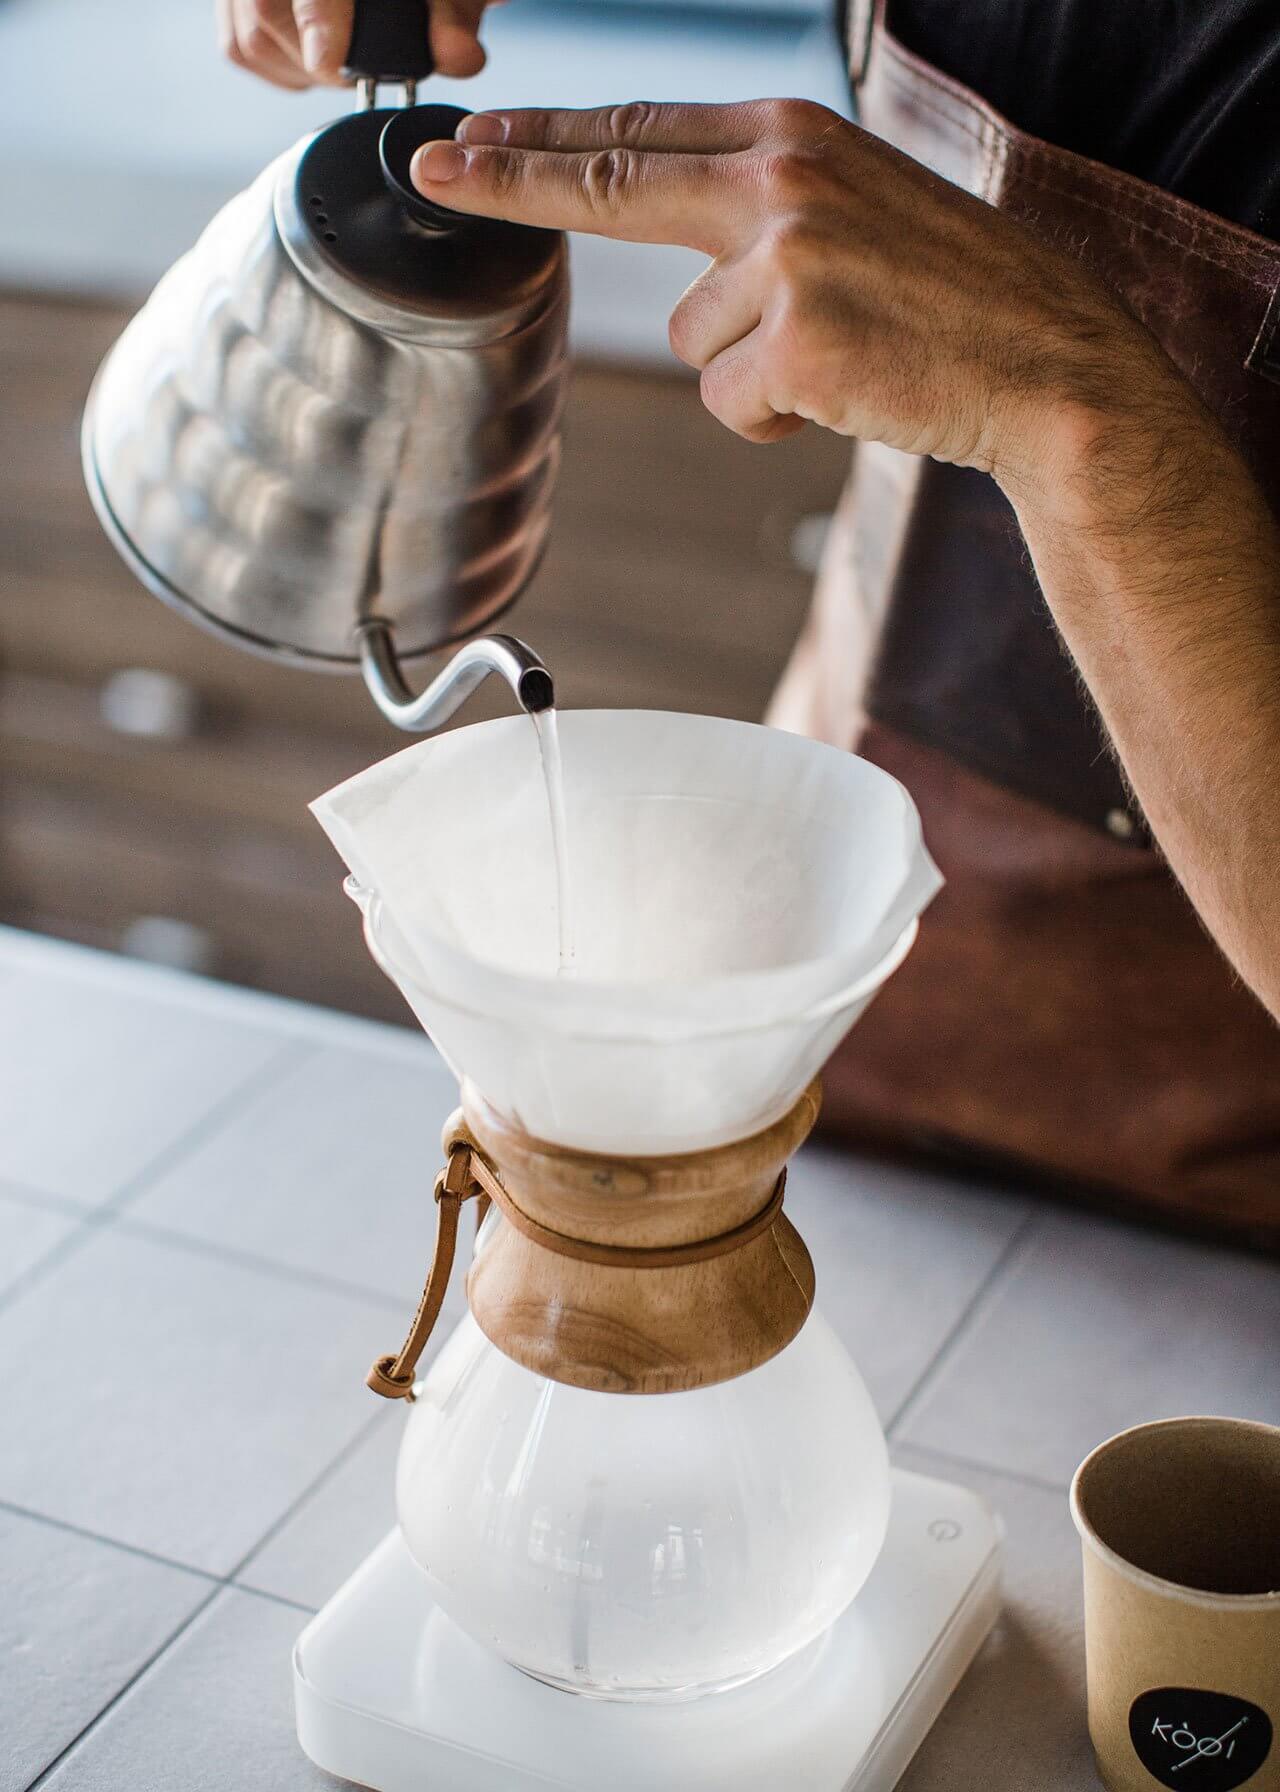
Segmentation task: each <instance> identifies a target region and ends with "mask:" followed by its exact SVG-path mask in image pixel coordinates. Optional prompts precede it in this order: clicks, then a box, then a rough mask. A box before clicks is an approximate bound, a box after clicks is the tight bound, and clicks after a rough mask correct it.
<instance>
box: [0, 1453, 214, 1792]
mask: <svg viewBox="0 0 1280 1792" xmlns="http://www.w3.org/2000/svg"><path fill="white" fill-rule="evenodd" d="M9 1447H12V1446H11V1445H10V1446H9ZM208 1594H209V1582H208V1581H206V1580H203V1579H201V1578H200V1576H198V1575H195V1574H187V1573H185V1572H184V1571H183V1570H182V1569H179V1568H170V1567H167V1566H166V1565H165V1564H164V1563H161V1562H151V1561H148V1560H147V1559H146V1558H145V1557H144V1556H136V1555H132V1554H130V1553H129V1552H128V1551H126V1550H122V1549H116V1548H114V1547H113V1546H112V1545H111V1544H108V1543H97V1542H95V1541H93V1539H91V1538H88V1537H79V1536H76V1535H75V1533H74V1532H71V1531H64V1530H59V1529H57V1528H56V1527H54V1526H52V1525H47V1524H42V1523H40V1522H39V1521H38V1520H36V1519H31V1518H22V1517H20V1516H18V1515H17V1514H15V1513H12V1512H6V1511H3V1510H0V1792H23V1788H24V1787H26V1786H28V1785H29V1784H30V1783H31V1781H32V1780H33V1779H34V1778H35V1777H36V1775H37V1774H39V1773H41V1772H43V1771H44V1769H45V1768H46V1767H47V1766H48V1765H49V1763H50V1761H52V1760H54V1759H55V1758H56V1757H57V1756H58V1755H59V1754H60V1753H61V1752H62V1750H63V1749H64V1748H66V1747H67V1745H68V1744H69V1743H70V1742H72V1741H74V1739H75V1738H76V1736H78V1735H79V1733H80V1731H81V1730H82V1729H83V1728H84V1727H85V1725H86V1724H88V1723H90V1722H91V1721H92V1719H93V1718H94V1717H96V1716H97V1714H98V1712H99V1711H100V1710H101V1709H102V1707H103V1706H104V1705H106V1704H107V1703H108V1701H109V1700H111V1699H113V1698H114V1697H115V1696H116V1694H117V1693H118V1692H119V1691H120V1689H121V1688H122V1687H123V1686H125V1685H127V1684H128V1682H129V1681H130V1680H131V1679H132V1678H133V1676H134V1675H135V1674H136V1673H138V1671H139V1670H140V1669H141V1668H142V1667H143V1666H144V1664H145V1663H146V1661H147V1660H148V1658H149V1657H150V1656H151V1655H153V1654H154V1653H155V1652H156V1651H157V1650H159V1649H160V1648H161V1647H162V1646H163V1644H164V1643H165V1642H166V1641H167V1639H168V1638H169V1637H170V1636H171V1635H172V1634H173V1632H174V1631H175V1630H176V1629H177V1628H178V1626H179V1625H180V1624H181V1623H182V1622H183V1620H184V1619H185V1618H186V1617H187V1616H188V1615H189V1614H190V1613H191V1612H193V1611H194V1610H195V1608H196V1606H197V1605H198V1604H199V1603H200V1601H201V1600H202V1599H205V1598H207V1597H208ZM129 1783H130V1782H129V1781H128V1779H124V1780H122V1781H121V1782H120V1784H121V1785H122V1786H123V1785H127V1784H129Z"/></svg>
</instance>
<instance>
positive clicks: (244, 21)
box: [216, 0, 497, 89]
mask: <svg viewBox="0 0 1280 1792" xmlns="http://www.w3.org/2000/svg"><path fill="white" fill-rule="evenodd" d="M494 3H495V4H496V3H497V0H494ZM216 4H217V12H218V36H219V38H220V40H221V43H222V51H223V54H224V55H225V56H228V57H229V58H230V59H231V61H232V62H234V63H236V64H237V65H238V66H239V67H240V68H247V69H250V70H252V72H253V73H254V74H255V75H261V76H262V78H263V80H264V81H270V82H272V83H273V84H274V85H275V86H276V87H291V88H295V89H297V88H303V87H312V86H314V85H316V84H317V83H321V84H324V85H328V86H334V85H337V84H338V83H340V82H341V80H342V64H343V61H344V60H345V58H346V54H347V48H348V46H349V44H350V42H351V23H352V8H353V0H216ZM485 4H486V0H430V6H428V5H427V4H426V0H423V8H422V12H423V29H424V30H426V29H427V24H428V22H429V24H430V31H431V53H432V55H433V57H434V58H435V64H436V67H437V69H438V70H439V71H440V73H441V74H442V75H455V76H462V75H475V74H478V73H479V72H480V70H481V69H482V68H483V67H484V51H483V50H482V49H481V47H480V37H479V32H480V20H481V17H482V16H483V14H484V9H485Z"/></svg>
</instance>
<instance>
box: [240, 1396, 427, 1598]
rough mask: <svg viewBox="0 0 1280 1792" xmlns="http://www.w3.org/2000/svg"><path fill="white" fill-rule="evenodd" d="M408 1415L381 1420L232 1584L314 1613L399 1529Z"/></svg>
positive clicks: (390, 1415)
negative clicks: (401, 1455)
mask: <svg viewBox="0 0 1280 1792" xmlns="http://www.w3.org/2000/svg"><path fill="white" fill-rule="evenodd" d="M405 1417H406V1413H405V1412H404V1410H403V1409H401V1408H399V1407H397V1408H396V1409H395V1410H392V1411H389V1412H387V1413H386V1414H384V1415H383V1416H382V1417H381V1418H380V1419H379V1421H378V1423H377V1425H376V1426H375V1427H374V1429H373V1431H371V1432H370V1434H369V1436H368V1437H366V1438H364V1439H363V1440H362V1441H361V1442H360V1443H359V1444H358V1445H357V1446H356V1448H355V1450H353V1451H352V1453H351V1455H350V1456H349V1457H348V1458H347V1460H346V1461H345V1462H343V1463H342V1465H341V1466H340V1467H339V1468H337V1469H336V1470H335V1471H334V1473H333V1474H332V1475H330V1476H328V1477H327V1479H326V1480H325V1481H324V1482H323V1483H322V1484H321V1485H320V1486H319V1487H318V1488H317V1489H316V1491H315V1492H314V1493H312V1494H310V1495H309V1496H308V1497H307V1498H306V1499H305V1500H304V1501H303V1502H302V1504H301V1505H300V1506H299V1508H298V1510H297V1511H296V1512H295V1513H294V1514H293V1515H292V1517H291V1518H289V1519H287V1520H286V1521H285V1523H284V1524H283V1525H282V1526H281V1528H280V1529H279V1530H278V1531H277V1532H275V1533H274V1534H273V1535H272V1536H271V1537H269V1538H268V1539H267V1541H266V1543H265V1544H264V1545H263V1547H262V1548H261V1549H260V1550H259V1551H258V1553H257V1554H256V1555H253V1556H251V1557H250V1558H249V1560H248V1562H247V1563H246V1564H245V1566H244V1568H243V1569H242V1570H241V1572H240V1574H239V1575H238V1576H237V1579H238V1580H239V1581H240V1582H241V1583H242V1584H243V1585H244V1586H248V1587H259V1588H261V1589H262V1591H263V1592H266V1593H277V1594H279V1595H280V1597H281V1598H283V1599H294V1600H296V1601H297V1602H298V1604H299V1605H307V1606H310V1607H311V1608H312V1609H313V1610H318V1609H319V1608H320V1606H322V1605H323V1604H324V1602H325V1600H326V1599H328V1598H329V1596H330V1594H331V1593H336V1592H337V1590H338V1588H339V1587H340V1586H341V1585H342V1583H343V1581H344V1580H346V1578H347V1576H348V1575H349V1574H351V1573H353V1572H354V1570H355V1569H356V1568H357V1567H358V1566H359V1565H360V1563H361V1562H362V1561H363V1560H364V1558H365V1557H366V1556H367V1555H368V1554H369V1551H370V1550H371V1549H373V1548H374V1546H375V1545H376V1544H377V1543H379V1542H381V1540H382V1538H383V1537H385V1536H386V1534H387V1532H388V1531H389V1530H390V1529H391V1527H392V1525H393V1524H394V1523H395V1521H396V1509H395V1507H396V1502H395V1493H396V1485H395V1476H396V1455H397V1453H398V1451H399V1449H400V1439H401V1436H402V1435H403V1432H404V1422H405Z"/></svg>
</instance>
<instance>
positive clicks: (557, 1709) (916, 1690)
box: [293, 1469, 1003, 1792]
mask: <svg viewBox="0 0 1280 1792" xmlns="http://www.w3.org/2000/svg"><path fill="white" fill-rule="evenodd" d="M1002 1534H1003V1533H1002V1526H1001V1524H1000V1521H999V1519H998V1518H997V1517H996V1516H995V1514H994V1513H993V1512H992V1511H991V1510H990V1508H989V1507H988V1506H987V1505H986V1503H985V1501H983V1500H982V1499H980V1498H979V1497H978V1495H977V1494H974V1493H971V1492H969V1491H968V1490H967V1489H966V1488H963V1487H955V1486H952V1485H951V1484H950V1483H949V1482H945V1481H935V1480H932V1479H929V1478H927V1477H925V1476H923V1475H914V1474H909V1473H907V1472H906V1471H904V1470H901V1469H895V1470H894V1473H893V1504H892V1510H891V1516H890V1520H889V1532H888V1536H887V1538H886V1539H885V1545H884V1549H883V1551H882V1552H881V1554H880V1557H879V1559H878V1561H877V1562H876V1565H875V1568H874V1569H873V1570H872V1572H871V1577H870V1579H869V1580H868V1581H867V1584H866V1586H865V1587H864V1588H863V1589H862V1591H861V1593H859V1595H858V1597H857V1598H856V1599H855V1600H854V1602H853V1604H852V1605H851V1606H850V1608H849V1610H848V1611H847V1612H846V1613H845V1614H844V1616H843V1617H842V1618H840V1619H839V1621H838V1622H837V1623H836V1624H835V1625H834V1626H833V1627H832V1629H831V1630H830V1631H828V1632H827V1634H826V1635H825V1636H824V1637H821V1638H820V1639H819V1640H818V1641H817V1642H816V1643H814V1644H813V1645H812V1646H811V1647H810V1648H809V1649H807V1650H804V1651H803V1652H802V1653H801V1654H800V1655H799V1656H796V1657H794V1658H793V1659H792V1660H791V1661H789V1662H785V1663H784V1664H783V1666H782V1667H780V1668H776V1669H775V1670H774V1671H773V1672H772V1673H771V1674H766V1675H764V1676H763V1677H762V1678H761V1679H759V1680H756V1681H753V1682H751V1683H750V1684H749V1685H747V1686H742V1687H738V1688H736V1689H735V1690H734V1691H732V1692H725V1693H719V1694H716V1695H714V1696H711V1697H708V1698H703V1699H695V1700H690V1701H688V1702H686V1703H678V1704H638V1705H637V1704H618V1703H614V1702H611V1701H606V1700H601V1699H591V1698H582V1697H578V1696H575V1695H573V1694H570V1693H564V1692H558V1691H556V1690H555V1689H554V1688H552V1687H549V1686H545V1685H543V1684H542V1683H541V1682H540V1681H537V1680H532V1679H530V1678H529V1677H528V1676H527V1675H525V1674H522V1673H520V1672H519V1671H518V1670H517V1669H516V1668H513V1667H510V1666H509V1665H508V1664H507V1663H505V1662H503V1661H501V1660H499V1658H498V1657H497V1656H496V1655H493V1654H491V1653H490V1652H489V1651H488V1650H486V1649H484V1648H482V1647H481V1646H480V1645H479V1644H478V1643H475V1642H473V1641H472V1640H471V1639H470V1638H469V1637H467V1636H466V1635H464V1633H463V1632H462V1631H460V1630H459V1629H458V1628H457V1626H456V1625H454V1624H453V1623H452V1622H451V1621H450V1620H449V1619H448V1618H446V1617H445V1615H444V1613H443V1612H442V1611H440V1610H439V1608H438V1607H437V1606H435V1605H434V1604H433V1602H432V1600H431V1597H430V1594H429V1592H428V1590H427V1586H426V1582H425V1580H424V1578H423V1576H422V1575H421V1573H420V1572H419V1571H418V1569H417V1568H416V1566H415V1565H414V1563H413V1561H412V1559H411V1558H410V1556H409V1554H408V1552H407V1550H406V1549H405V1546H404V1544H403V1543H402V1542H401V1539H400V1534H399V1532H398V1531H392V1532H391V1534H390V1535H389V1536H387V1537H385V1538H384V1539H383V1541H382V1542H381V1543H380V1544H379V1545H378V1547H377V1549H375V1550H374V1551H373V1553H372V1555H370V1556H368V1557H367V1558H366V1560H365V1561H364V1562H362V1563H361V1565H360V1567H359V1568H357V1570H356V1571H355V1573H354V1574H353V1575H352V1576H351V1578H350V1580H348V1581H347V1582H346V1584H345V1585H344V1586H342V1587H341V1588H340V1589H339V1590H338V1592H337V1593H335V1594H334V1596H333V1598H332V1599H331V1600H330V1601H329V1603H328V1604H327V1605H326V1606H325V1607H324V1609H323V1610H322V1611H320V1612H319V1613H318V1614H317V1615H316V1616H315V1617H314V1618H313V1619H312V1620H311V1622H310V1623H309V1624H308V1625H307V1627H306V1629H305V1630H304V1631H303V1632H302V1635H301V1636H300V1637H299V1638H298V1641H297V1644H296V1646H295V1649H294V1657H293V1675H294V1697H295V1701H296V1708H297V1718H298V1737H299V1740H300V1741H301V1743H302V1746H303V1748H304V1749H305V1750H306V1752H307V1754H308V1755H309V1756H310V1757H311V1759H312V1760H313V1761H314V1762H315V1763H316V1765H317V1766H319V1767H322V1768H324V1769H325V1770H326V1771H327V1772H329V1773H332V1774H337V1775H339V1776H340V1777H342V1778H344V1779H348V1780H354V1781H355V1782H356V1783H357V1784H358V1785H362V1786H370V1787H374V1788H376V1792H792V1789H794V1792H890V1788H891V1787H893V1786H894V1785H896V1783H897V1781H898V1779H899V1778H900V1777H901V1775H902V1774H903V1772H904V1771H905V1769H906V1767H907V1763H908V1762H909V1761H910V1759H911V1757H912V1755H914V1754H915V1752H916V1749H917V1748H918V1747H919V1746H920V1744H921V1742H922V1741H923V1740H924V1738H925V1736H926V1734H927V1733H928V1731H929V1728H930V1726H931V1725H932V1724H933V1722H934V1720H935V1719H936V1718H937V1716H938V1714H939V1712H940V1711H941V1710H942V1708H943V1706H944V1705H945V1704H946V1701H947V1699H948V1698H949V1697H950V1696H951V1693H952V1692H953V1691H954V1689H955V1687H956V1685H957V1683H958V1682H959V1680H960V1677H961V1675H962V1674H963V1673H964V1671H965V1669H966V1667H968V1665H969V1663H970V1661H971V1660H972V1659H973V1657H974V1655H975V1654H976V1652H977V1650H978V1648H979V1646H980V1644H981V1643H982V1640H983V1638H984V1637H985V1636H986V1634H987V1632H988V1631H989V1630H990V1628H991V1626H992V1624H993V1623H994V1622H995V1619H996V1615H997V1613H998V1611H999V1606H1000V1546H1001V1537H1002Z"/></svg>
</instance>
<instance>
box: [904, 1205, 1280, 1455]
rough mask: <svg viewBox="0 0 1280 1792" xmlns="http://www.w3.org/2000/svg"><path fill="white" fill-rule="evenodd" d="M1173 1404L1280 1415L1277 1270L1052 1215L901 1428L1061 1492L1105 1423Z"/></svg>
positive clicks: (909, 1436) (1116, 1426) (1105, 1433)
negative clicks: (1048, 1483)
mask: <svg viewBox="0 0 1280 1792" xmlns="http://www.w3.org/2000/svg"><path fill="white" fill-rule="evenodd" d="M1182 1413H1226V1414H1231V1415H1233V1416H1236V1417H1240V1418H1251V1419H1263V1420H1266V1421H1268V1422H1269V1423H1271V1424H1273V1425H1274V1424H1277V1423H1280V1264H1278V1263H1275V1262H1269V1261H1266V1260H1264V1259H1262V1258H1259V1257H1249V1256H1245V1255H1243V1254H1240V1253H1237V1252H1234V1251H1227V1250H1219V1249H1213V1248H1211V1247H1208V1246H1205V1245H1202V1244H1195V1243H1191V1242H1186V1241H1183V1240H1181V1239H1173V1238H1166V1237H1161V1236H1159V1235H1158V1234H1155V1233H1152V1232H1145V1231H1140V1230H1138V1229H1137V1228H1136V1227H1131V1226H1123V1225H1119V1224H1114V1223H1107V1222H1104V1221H1101V1220H1098V1219H1094V1218H1090V1217H1087V1216H1084V1215H1081V1216H1078V1217H1077V1216H1070V1215H1065V1214H1058V1213H1053V1214H1047V1215H1046V1216H1045V1217H1044V1218H1043V1220H1042V1221H1040V1222H1039V1224H1038V1229H1037V1232H1036V1234H1035V1237H1034V1238H1033V1240H1032V1241H1031V1243H1030V1246H1029V1248H1028V1249H1027V1251H1026V1252H1025V1253H1024V1254H1022V1255H1020V1256H1019V1259H1018V1261H1017V1262H1016V1263H1015V1264H1014V1265H1013V1267H1012V1269H1011V1271H1010V1274H1009V1275H1008V1277H1007V1278H1006V1279H1005V1280H1003V1281H1002V1282H1001V1284H1000V1286H999V1287H998V1288H997V1289H996V1290H994V1291H993V1294H992V1298H991V1300H990V1301H989V1303H986V1304H985V1305H984V1306H983V1308H982V1310H981V1311H980V1313H979V1315H978V1317H977V1319H976V1322H975V1323H974V1325H973V1326H972V1328H971V1330H969V1331H968V1332H967V1333H966V1334H965V1335H964V1336H963V1337H962V1338H961V1339H960V1340H959V1342H958V1344H957V1345H956V1347H955V1349H954V1350H953V1351H952V1353H951V1354H950V1355H949V1356H948V1357H947V1359H946V1360H945V1362H944V1363H943V1364H942V1366H941V1368H940V1371H939V1373H938V1374H937V1375H936V1377H934V1378H932V1379H931V1380H930V1382H929V1383H928V1386H927V1388H926V1389H925V1390H924V1393H923V1395H922V1398H921V1400H920V1402H919V1404H918V1405H916V1406H913V1408H912V1410H911V1411H910V1412H909V1414H908V1415H907V1416H906V1419H905V1421H904V1423H903V1425H902V1427H901V1436H902V1437H903V1438H904V1440H908V1441H910V1442H912V1443H918V1444H921V1445H923V1446H926V1447H928V1446H930V1445H932V1446H934V1447H936V1448H937V1449H940V1450H949V1451H952V1452H954V1453H955V1454H956V1455H958V1456H964V1457H969V1458H971V1459H973V1460H976V1461H980V1462H985V1463H989V1464H991V1465H992V1466H994V1467H1005V1468H1011V1469H1015V1470H1020V1471H1022V1472H1023V1473H1026V1474H1030V1475H1034V1476H1036V1477H1038V1478H1040V1479H1042V1480H1045V1481H1051V1482H1054V1483H1057V1484H1061V1485H1063V1486H1065V1485H1066V1484H1067V1482H1068V1481H1069V1480H1070V1477H1071V1475H1072V1473H1073V1472H1074V1470H1075V1467H1076V1464H1077V1463H1078V1462H1079V1461H1080V1460H1081V1458H1082V1457H1084V1456H1085V1455H1086V1454H1087V1453H1088V1451H1089V1450H1091V1449H1092V1448H1093V1446H1094V1445H1095V1444H1097V1443H1100V1442H1101V1441H1102V1440H1103V1439H1104V1438H1106V1437H1110V1436H1111V1435H1112V1433H1113V1432H1116V1431H1121V1430H1123V1429H1124V1428H1125V1427H1126V1426H1128V1425H1137V1424H1141V1423H1142V1422H1144V1421H1145V1420H1147V1419H1160V1418H1170V1417H1173V1416H1175V1415H1177V1414H1182Z"/></svg>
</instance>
